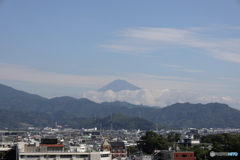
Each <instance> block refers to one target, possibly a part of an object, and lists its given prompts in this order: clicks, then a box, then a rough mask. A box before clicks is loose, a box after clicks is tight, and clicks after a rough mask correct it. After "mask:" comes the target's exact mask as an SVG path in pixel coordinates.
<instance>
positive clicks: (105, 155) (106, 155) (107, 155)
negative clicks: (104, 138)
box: [101, 154, 109, 157]
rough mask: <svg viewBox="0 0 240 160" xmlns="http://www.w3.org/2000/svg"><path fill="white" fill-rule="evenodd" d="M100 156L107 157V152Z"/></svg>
mask: <svg viewBox="0 0 240 160" xmlns="http://www.w3.org/2000/svg"><path fill="white" fill-rule="evenodd" d="M101 157H109V154H101Z"/></svg>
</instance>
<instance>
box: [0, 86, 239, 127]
mask: <svg viewBox="0 0 240 160" xmlns="http://www.w3.org/2000/svg"><path fill="white" fill-rule="evenodd" d="M113 113H120V114H122V115H126V116H127V117H138V118H141V119H145V120H146V121H151V123H158V124H161V125H165V126H174V127H207V128H213V127H218V128H227V127H230V128H240V123H239V121H240V111H239V110H237V109H233V108H231V107H229V106H228V105H226V104H220V103H209V104H206V105H204V104H190V103H176V104H173V105H171V106H168V107H165V108H152V107H148V106H142V105H133V104H130V103H127V102H119V101H116V102H103V103H95V102H93V101H90V100H88V99H85V98H81V99H76V98H72V97H67V96H66V97H57V98H52V99H46V98H43V97H41V96H38V95H34V94H29V93H26V92H23V91H18V90H15V89H13V88H11V87H8V86H5V85H0V114H1V115H0V117H1V119H2V120H0V127H1V126H3V127H6V126H8V125H9V123H10V122H12V123H14V122H13V121H16V120H17V122H18V123H23V124H25V123H27V124H30V125H39V126H43V125H47V124H52V123H53V124H54V123H55V121H56V120H58V121H62V122H63V123H66V121H64V120H66V119H68V120H69V123H72V121H73V119H74V121H75V122H78V124H79V125H80V124H82V125H83V123H80V119H87V118H92V119H93V117H98V118H99V119H103V118H104V117H107V116H109V115H111V114H113ZM8 114H9V115H11V117H8V116H9V115H8ZM38 114H39V115H40V117H39V116H37V115H38ZM26 115H28V116H26ZM30 115H34V116H30ZM49 115H50V118H49V117H48V116H49ZM24 116H25V118H24ZM55 116H56V119H54V117H55ZM3 117H5V118H3ZM17 117H18V119H16V118H17ZM31 117H32V119H31ZM51 117H52V118H51ZM36 118H37V120H36ZM125 118H126V117H125ZM126 119H127V118H126ZM11 120H12V121H11ZM133 120H134V121H139V119H131V120H130V121H133ZM121 121H122V122H123V120H121ZM130 121H129V123H130ZM8 122H9V123H8ZM40 122H41V123H40ZM84 122H85V120H84ZM139 122H140V121H139ZM131 123H132V124H136V126H137V125H139V124H137V122H131ZM89 124H90V122H89ZM91 124H92V123H91ZM116 124H118V123H116ZM72 125H73V124H72ZM79 125H75V126H78V127H80V126H79ZM16 126H18V125H17V124H16ZM73 126H74V125H73ZM119 126H121V125H120V124H119ZM140 126H141V125H140ZM116 128H117V127H116ZM136 128H137V127H136ZM140 129H141V128H140Z"/></svg>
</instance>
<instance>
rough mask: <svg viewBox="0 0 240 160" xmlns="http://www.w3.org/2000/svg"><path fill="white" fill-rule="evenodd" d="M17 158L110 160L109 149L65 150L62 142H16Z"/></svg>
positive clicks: (22, 159) (36, 159) (35, 159)
mask: <svg viewBox="0 0 240 160" xmlns="http://www.w3.org/2000/svg"><path fill="white" fill-rule="evenodd" d="M17 154H18V155H19V156H18V158H19V159H18V160H111V153H110V151H99V152H98V151H90V150H88V151H86V152H83V150H82V149H81V148H79V149H76V150H75V149H74V150H67V149H66V148H64V145H62V144H35V145H28V144H24V142H18V150H17Z"/></svg>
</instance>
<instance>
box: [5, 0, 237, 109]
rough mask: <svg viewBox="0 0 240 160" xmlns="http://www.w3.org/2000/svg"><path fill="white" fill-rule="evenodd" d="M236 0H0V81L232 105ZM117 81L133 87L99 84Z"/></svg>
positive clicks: (91, 95)
mask: <svg viewBox="0 0 240 160" xmlns="http://www.w3.org/2000/svg"><path fill="white" fill-rule="evenodd" d="M239 19H240V2H239V1H236V0H229V1H217V0H213V1H200V0H198V1H190V0H183V1H174V2H173V1H156V0H154V1H151V2H149V1H135V0H133V1H126V0H122V1H109V0H107V1H96V0H94V1H77V0H72V1H63V0H58V1H47V0H43V1H31V0H21V1H6V0H5V1H4V0H3V1H0V22H1V25H0V29H1V36H0V48H1V51H0V83H1V84H4V85H8V86H11V87H13V88H16V89H18V90H23V91H26V92H28V93H33V94H38V95H41V96H43V97H47V98H52V97H58V96H72V97H77V98H81V97H84V98H88V99H90V100H94V101H96V102H103V101H115V100H120V101H127V102H130V103H134V104H143V105H149V106H159V107H165V106H167V105H171V104H174V103H176V102H190V103H209V102H220V103H226V104H229V106H231V107H235V108H238V109H240V97H239V95H240V72H239V71H240V45H239V44H240V21H239ZM116 79H121V80H126V81H128V82H129V83H131V84H133V85H135V86H137V87H140V88H141V89H140V90H133V91H131V90H125V91H120V92H114V91H105V92H98V91H97V90H98V89H100V88H102V87H103V86H105V85H107V84H109V83H110V82H112V81H114V80H116Z"/></svg>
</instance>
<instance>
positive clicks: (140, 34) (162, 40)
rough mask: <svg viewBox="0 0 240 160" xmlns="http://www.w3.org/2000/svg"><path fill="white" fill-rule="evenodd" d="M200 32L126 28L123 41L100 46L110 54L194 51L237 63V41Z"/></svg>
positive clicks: (238, 59)
mask: <svg viewBox="0 0 240 160" xmlns="http://www.w3.org/2000/svg"><path fill="white" fill-rule="evenodd" d="M229 29H230V28H229ZM199 30H200V28H198V29H192V28H190V29H185V30H181V29H172V28H150V27H139V28H133V29H125V30H123V31H121V32H120V34H121V38H122V39H120V40H119V41H115V42H114V45H111V44H105V45H101V47H104V48H107V49H109V50H110V51H112V52H117V53H125V54H132V53H134V54H136V55H139V54H140V53H148V52H150V51H152V50H161V49H162V48H164V49H166V48H167V49H177V48H185V49H197V50H199V51H201V53H203V54H207V55H209V56H211V57H214V58H217V59H222V60H225V61H230V62H236V63H240V53H239V51H240V45H239V44H240V38H232V39H231V38H214V37H210V36H209V35H205V34H200V33H199V32H198V31H199Z"/></svg>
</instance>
